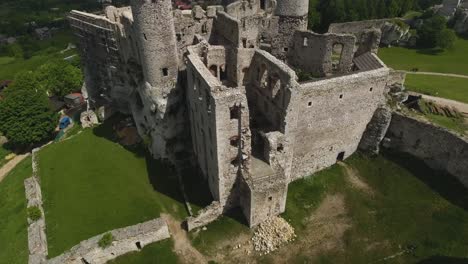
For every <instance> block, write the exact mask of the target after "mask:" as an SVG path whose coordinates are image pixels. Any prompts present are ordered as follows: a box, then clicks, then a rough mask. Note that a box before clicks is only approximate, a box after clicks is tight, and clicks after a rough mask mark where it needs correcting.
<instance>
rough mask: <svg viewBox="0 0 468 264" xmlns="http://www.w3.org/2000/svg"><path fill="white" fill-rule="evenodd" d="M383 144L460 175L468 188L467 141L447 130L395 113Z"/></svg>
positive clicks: (456, 175) (437, 167)
mask: <svg viewBox="0 0 468 264" xmlns="http://www.w3.org/2000/svg"><path fill="white" fill-rule="evenodd" d="M386 138H387V142H386V143H385V144H384V146H385V147H388V148H390V149H393V150H397V151H401V152H405V153H408V154H411V155H413V156H415V157H416V158H419V159H421V160H423V161H424V162H425V163H426V164H427V165H428V166H429V167H431V168H432V169H435V170H440V171H445V172H448V173H449V174H451V175H453V176H455V177H457V178H458V179H459V180H460V181H461V182H462V183H463V184H464V185H465V186H466V187H468V162H467V161H468V140H467V139H466V138H463V137H460V136H458V135H456V134H454V133H453V132H450V131H448V130H447V129H444V128H441V127H437V126H434V125H432V124H429V123H425V122H423V121H420V120H417V119H415V118H412V117H408V116H404V115H402V114H399V113H393V117H392V122H391V124H390V128H389V129H388V133H387V135H386Z"/></svg>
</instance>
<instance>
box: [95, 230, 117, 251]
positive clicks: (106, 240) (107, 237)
mask: <svg viewBox="0 0 468 264" xmlns="http://www.w3.org/2000/svg"><path fill="white" fill-rule="evenodd" d="M113 241H114V236H113V235H112V233H106V234H104V235H103V236H102V237H101V239H100V240H99V242H98V245H99V247H100V248H107V247H109V246H110V245H112V242H113Z"/></svg>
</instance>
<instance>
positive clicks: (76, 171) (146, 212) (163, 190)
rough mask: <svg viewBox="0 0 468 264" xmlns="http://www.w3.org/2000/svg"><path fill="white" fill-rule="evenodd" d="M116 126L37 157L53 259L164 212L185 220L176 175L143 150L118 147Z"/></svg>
mask: <svg viewBox="0 0 468 264" xmlns="http://www.w3.org/2000/svg"><path fill="white" fill-rule="evenodd" d="M114 121H115V120H113V119H111V120H108V122H107V123H105V124H104V125H101V126H99V127H96V128H94V129H85V130H84V131H83V132H82V133H80V134H78V135H76V136H74V137H72V138H69V139H68V140H65V141H62V142H60V143H54V144H52V145H49V146H47V147H45V148H44V149H42V150H41V151H40V152H39V153H38V162H39V171H40V178H41V187H42V193H43V200H44V210H45V216H46V219H47V222H46V224H47V239H48V245H49V257H54V256H57V255H59V254H61V253H63V252H64V251H65V250H67V249H69V248H71V247H73V246H74V245H76V244H78V243H79V242H80V241H82V240H85V239H88V238H90V237H93V236H96V235H98V234H101V233H103V232H106V231H108V230H113V229H116V228H121V227H125V226H130V225H134V224H137V223H141V222H144V221H148V220H151V219H154V218H157V217H159V215H160V213H161V212H167V213H170V214H171V215H173V216H175V217H176V218H178V219H182V218H185V217H186V211H185V208H184V206H183V203H182V201H183V199H182V197H181V195H180V192H179V184H178V181H177V177H176V176H175V174H174V173H173V172H172V170H170V169H169V168H168V167H167V166H164V165H163V164H161V163H160V162H159V161H156V160H153V159H152V158H151V157H150V155H148V154H147V153H146V152H145V151H144V150H143V149H142V148H133V149H130V148H128V149H126V148H124V147H122V146H121V145H119V144H117V143H116V140H117V137H116V135H115V134H114V132H113V130H112V126H113V124H114ZM77 219H79V221H77Z"/></svg>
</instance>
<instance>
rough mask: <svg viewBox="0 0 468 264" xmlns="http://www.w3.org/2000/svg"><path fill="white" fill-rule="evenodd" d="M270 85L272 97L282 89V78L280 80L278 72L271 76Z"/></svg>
mask: <svg viewBox="0 0 468 264" xmlns="http://www.w3.org/2000/svg"><path fill="white" fill-rule="evenodd" d="M269 86H270V90H271V97H272V98H275V97H276V95H277V94H278V92H279V91H280V89H281V80H280V78H279V76H278V74H276V73H274V74H273V75H272V76H271V77H270V85H269Z"/></svg>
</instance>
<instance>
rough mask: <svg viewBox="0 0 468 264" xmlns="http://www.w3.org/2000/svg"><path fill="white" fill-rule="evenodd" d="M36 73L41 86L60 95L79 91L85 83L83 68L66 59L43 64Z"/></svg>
mask: <svg viewBox="0 0 468 264" xmlns="http://www.w3.org/2000/svg"><path fill="white" fill-rule="evenodd" d="M36 74H37V79H38V81H39V84H40V86H41V88H43V89H44V90H46V91H48V92H49V93H52V94H54V95H58V96H65V95H67V94H70V93H72V92H76V91H79V90H80V89H81V85H82V84H83V83H82V81H83V74H82V72H81V70H80V69H79V68H77V67H75V66H73V65H72V64H70V63H68V62H67V61H64V60H56V61H51V62H48V63H46V64H44V65H42V66H41V67H39V69H38V70H37V72H36Z"/></svg>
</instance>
